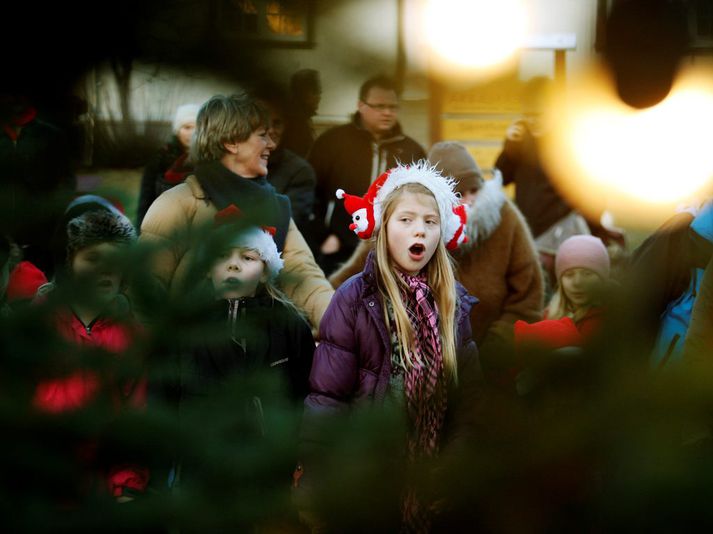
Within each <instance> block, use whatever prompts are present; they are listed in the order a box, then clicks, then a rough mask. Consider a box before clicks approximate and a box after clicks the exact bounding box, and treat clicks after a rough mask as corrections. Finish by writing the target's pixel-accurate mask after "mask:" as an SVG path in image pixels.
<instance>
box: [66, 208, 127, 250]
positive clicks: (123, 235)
mask: <svg viewBox="0 0 713 534" xmlns="http://www.w3.org/2000/svg"><path fill="white" fill-rule="evenodd" d="M135 240H136V230H135V229H134V226H133V225H132V224H131V221H129V219H127V218H126V216H125V215H123V214H122V213H119V212H118V211H116V212H113V211H107V210H99V209H97V210H92V211H87V212H85V213H83V214H81V215H80V216H79V217H75V218H74V219H72V220H70V221H69V223H67V256H68V257H70V256H72V254H74V253H75V252H77V251H78V250H81V249H83V248H86V247H91V246H93V245H97V244H99V243H116V244H130V243H133V242H134V241H135Z"/></svg>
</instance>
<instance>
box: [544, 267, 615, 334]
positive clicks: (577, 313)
mask: <svg viewBox="0 0 713 534" xmlns="http://www.w3.org/2000/svg"><path fill="white" fill-rule="evenodd" d="M562 274H564V273H562ZM599 279H600V280H601V276H600V277H599ZM602 282H604V281H603V280H602ZM595 305H596V304H595V303H592V304H589V305H587V306H584V307H580V308H579V310H576V309H575V307H574V306H572V303H571V302H570V301H569V299H568V298H567V295H565V292H564V289H563V288H562V277H561V276H560V279H559V280H558V281H557V289H556V290H555V292H554V294H553V295H552V298H551V299H550V303H549V304H548V305H547V308H546V310H545V313H546V315H547V318H548V319H562V318H563V317H569V318H570V319H572V320H573V321H574V322H575V323H576V322H577V321H579V320H580V319H581V318H582V317H584V316H585V315H586V314H587V312H588V311H589V309H590V308H591V307H592V306H595Z"/></svg>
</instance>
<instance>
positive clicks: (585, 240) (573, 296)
mask: <svg viewBox="0 0 713 534" xmlns="http://www.w3.org/2000/svg"><path fill="white" fill-rule="evenodd" d="M609 269H610V260H609V254H608V252H607V249H606V247H605V246H604V243H602V240H601V239H599V238H598V237H594V236H591V235H576V236H572V237H570V238H569V239H567V240H565V241H564V242H563V243H562V245H560V248H559V249H558V250H557V257H556V258H555V272H556V274H557V290H556V291H555V293H554V295H552V299H551V300H550V303H549V305H548V306H547V309H546V310H545V313H544V320H543V321H540V322H538V323H534V324H527V323H525V322H524V321H517V322H516V323H515V343H516V345H517V346H521V345H522V344H523V343H527V342H535V343H537V344H540V345H543V346H544V347H545V348H551V349H558V348H561V347H565V346H581V345H582V344H583V343H584V342H586V340H587V339H589V338H590V337H591V336H592V335H593V334H595V333H596V332H597V331H598V330H599V327H600V325H601V321H602V313H603V308H602V305H601V302H600V298H601V293H602V290H603V289H604V286H605V285H606V284H607V283H608V281H609Z"/></svg>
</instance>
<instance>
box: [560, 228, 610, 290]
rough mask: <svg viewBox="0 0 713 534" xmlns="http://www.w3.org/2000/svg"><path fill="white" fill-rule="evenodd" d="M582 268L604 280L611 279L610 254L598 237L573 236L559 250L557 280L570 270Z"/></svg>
mask: <svg viewBox="0 0 713 534" xmlns="http://www.w3.org/2000/svg"><path fill="white" fill-rule="evenodd" d="M575 267H582V268H584V269H589V270H591V271H594V272H595V273H597V274H598V275H599V276H601V277H602V278H603V279H604V280H606V279H607V278H609V253H608V252H607V249H606V247H605V246H604V243H602V240H601V239H599V238H598V237H594V236H591V235H573V236H572V237H570V238H569V239H566V240H565V241H564V242H563V243H562V244H561V245H560V248H559V249H558V250H557V257H556V258H555V274H557V280H559V279H560V277H561V276H562V273H564V272H565V271H566V270H568V269H573V268H575Z"/></svg>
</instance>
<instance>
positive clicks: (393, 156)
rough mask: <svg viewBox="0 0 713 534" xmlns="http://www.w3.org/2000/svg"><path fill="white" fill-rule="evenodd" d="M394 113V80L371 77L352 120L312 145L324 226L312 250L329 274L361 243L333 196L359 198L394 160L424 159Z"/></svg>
mask: <svg viewBox="0 0 713 534" xmlns="http://www.w3.org/2000/svg"><path fill="white" fill-rule="evenodd" d="M398 112H399V99H398V94H397V88H396V85H395V83H394V81H393V80H391V79H389V78H387V77H384V76H376V77H374V78H370V79H369V80H367V81H366V82H364V84H363V85H362V86H361V88H360V90H359V102H358V103H357V112H356V113H355V114H354V115H353V117H352V120H351V122H349V123H348V124H344V125H342V126H336V127H334V128H331V129H330V130H328V131H326V132H324V134H322V135H321V136H320V137H318V138H317V140H316V141H315V143H314V145H313V147H312V151H311V152H310V156H309V161H310V163H311V164H312V167H313V168H314V171H315V174H316V175H317V195H318V199H319V200H318V202H319V204H320V208H321V210H319V208H318V210H319V211H318V212H317V216H318V217H321V216H322V215H324V221H325V225H326V228H327V230H326V232H325V234H326V237H324V236H322V237H324V238H323V239H319V243H320V244H319V250H318V251H315V252H316V253H317V256H319V257H320V260H319V262H320V265H321V266H322V269H324V271H325V274H327V275H329V273H331V272H332V271H334V270H335V269H336V267H337V266H338V265H339V263H341V262H343V261H346V260H347V259H348V258H349V256H350V255H351V253H352V252H353V251H354V249H355V248H356V246H357V244H358V241H359V239H358V238H357V236H356V235H355V234H354V233H353V232H352V231H351V230H349V224H350V222H351V217H350V216H349V214H347V212H346V210H344V209H341V207H340V206H336V207H335V203H334V192H335V191H336V190H337V189H338V188H342V189H344V190H345V191H347V192H349V193H351V194H355V195H362V194H364V193H365V192H366V190H367V189H368V188H369V185H370V184H371V182H373V181H374V180H375V179H376V178H377V177H378V176H379V175H380V174H381V173H383V172H384V171H385V170H387V169H390V168H392V167H394V166H395V165H396V163H397V161H400V162H403V163H411V162H412V161H416V160H418V159H421V158H425V157H426V153H425V152H424V150H423V148H422V147H421V146H420V145H419V144H418V143H417V142H416V141H414V140H413V139H411V138H410V137H408V136H407V135H404V133H403V132H402V131H401V126H400V125H399V123H398Z"/></svg>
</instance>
